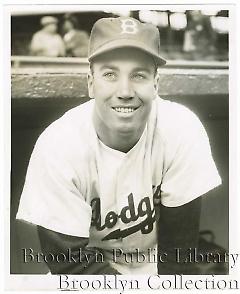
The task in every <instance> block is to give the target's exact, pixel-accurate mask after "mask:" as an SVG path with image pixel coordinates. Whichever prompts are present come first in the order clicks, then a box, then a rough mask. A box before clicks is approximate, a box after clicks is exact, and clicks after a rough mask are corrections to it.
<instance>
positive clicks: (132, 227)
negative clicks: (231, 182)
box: [17, 98, 221, 274]
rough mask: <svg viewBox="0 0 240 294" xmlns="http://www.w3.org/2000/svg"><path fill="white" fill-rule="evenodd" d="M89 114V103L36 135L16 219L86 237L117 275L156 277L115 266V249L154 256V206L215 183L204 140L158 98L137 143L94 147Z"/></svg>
mask: <svg viewBox="0 0 240 294" xmlns="http://www.w3.org/2000/svg"><path fill="white" fill-rule="evenodd" d="M93 108H94V100H90V101H89V102H86V103H84V104H82V105H80V106H78V107H75V108H73V109H71V110H69V111H68V112H66V113H65V114H64V115H63V116H62V117H61V118H59V119H58V120H57V121H55V122H54V123H52V124H51V125H50V126H49V127H48V128H47V129H46V130H45V131H44V132H43V133H42V134H41V136H40V137H39V139H38V141H37V143H36V145H35V147H34V150H33V153H32V156H31V159H30V163H29V167H28V171H27V175H26V181H25V185H24V189H23V192H22V196H21V200H20V205H19V210H18V213H17V218H18V219H23V220H26V221H28V222H31V223H33V224H37V225H40V226H43V227H45V228H47V229H50V230H53V231H56V232H60V233H63V234H68V235H73V236H80V237H89V246H95V247H98V248H101V249H103V250H104V252H105V254H106V258H107V260H108V261H109V262H110V263H111V265H112V266H113V267H114V268H115V269H117V270H118V271H119V272H121V273H123V274H141V273H147V274H155V273H157V264H156V263H149V262H146V263H140V262H138V263H137V262H132V263H131V262H130V263H126V262H125V261H124V258H119V259H118V260H117V262H116V260H113V249H119V248H120V249H121V250H122V251H123V252H136V251H137V250H138V251H139V252H142V253H146V255H147V252H149V250H150V251H151V250H152V251H151V252H154V249H155V248H156V245H157V236H156V214H159V211H157V210H156V211H155V209H154V199H156V200H159V197H160V195H161V202H162V204H163V205H165V206H168V207H176V206H180V205H183V204H185V203H188V202H190V201H192V200H193V199H195V198H197V197H199V196H200V195H203V194H204V193H206V192H208V191H209V190H211V189H213V188H214V187H216V186H218V185H219V184H220V183H221V178H220V176H219V174H218V171H217V169H216V166H215V163H214V161H213V158H212V154H211V149H210V145H209V140H208V136H207V134H206V132H205V130H204V128H203V126H202V124H201V122H200V121H199V119H198V118H197V117H196V115H195V114H194V113H192V112H191V111H190V110H189V109H187V108H186V107H184V106H182V105H179V104H177V103H174V102H170V101H166V100H163V99H161V98H156V99H155V100H154V101H153V106H152V110H151V113H150V116H149V119H148V121H147V124H146V127H145V130H144V132H143V134H142V136H141V138H140V140H139V141H138V142H137V144H136V145H135V146H134V147H133V148H132V149H131V150H130V151H129V152H127V153H123V152H120V151H117V150H113V149H111V148H109V147H107V146H106V145H104V143H102V142H101V141H100V140H99V139H98V137H97V134H96V132H95V129H94V126H93V123H92V113H93ZM160 214H161V212H160Z"/></svg>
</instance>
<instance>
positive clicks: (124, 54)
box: [91, 48, 156, 70]
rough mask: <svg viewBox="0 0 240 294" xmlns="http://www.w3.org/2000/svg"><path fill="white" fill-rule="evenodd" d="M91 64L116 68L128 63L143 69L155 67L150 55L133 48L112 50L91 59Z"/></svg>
mask: <svg viewBox="0 0 240 294" xmlns="http://www.w3.org/2000/svg"><path fill="white" fill-rule="evenodd" d="M91 64H92V65H94V64H97V65H98V67H99V68H105V67H111V68H117V67H119V66H120V67H121V66H123V64H124V66H126V65H129V66H133V67H136V68H139V69H143V70H144V69H145V70H150V69H151V68H155V67H156V64H155V62H154V59H153V58H152V56H150V55H149V54H147V53H145V52H144V51H142V50H139V49H135V48H121V49H116V50H112V51H110V52H107V53H104V54H102V55H100V56H98V57H97V58H95V59H94V60H92V61H91Z"/></svg>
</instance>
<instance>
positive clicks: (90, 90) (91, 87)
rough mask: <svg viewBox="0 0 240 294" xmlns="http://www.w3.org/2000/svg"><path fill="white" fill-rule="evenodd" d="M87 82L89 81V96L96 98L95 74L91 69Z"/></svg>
mask: <svg viewBox="0 0 240 294" xmlns="http://www.w3.org/2000/svg"><path fill="white" fill-rule="evenodd" d="M87 82H88V96H89V98H92V99H93V98H94V94H93V74H92V72H91V71H90V72H89V73H88V75H87Z"/></svg>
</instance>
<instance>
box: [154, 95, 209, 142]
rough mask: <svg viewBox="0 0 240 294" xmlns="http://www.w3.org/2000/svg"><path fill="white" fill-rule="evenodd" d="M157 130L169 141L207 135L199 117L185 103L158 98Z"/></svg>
mask: <svg viewBox="0 0 240 294" xmlns="http://www.w3.org/2000/svg"><path fill="white" fill-rule="evenodd" d="M156 105H157V107H156V108H157V123H156V126H157V131H158V132H159V133H160V134H161V137H162V138H164V139H165V140H168V141H176V140H180V141H181V140H184V139H185V140H186V139H187V138H189V139H191V138H193V137H197V136H202V135H203V136H206V133H205V129H204V127H203V125H202V123H201V121H200V119H199V117H198V116H197V115H196V114H195V113H194V112H193V111H192V110H191V109H189V108H188V107H186V106H185V105H182V104H179V103H176V102H172V101H169V100H165V99H161V98H160V99H157V102H156Z"/></svg>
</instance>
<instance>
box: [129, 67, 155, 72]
mask: <svg viewBox="0 0 240 294" xmlns="http://www.w3.org/2000/svg"><path fill="white" fill-rule="evenodd" d="M136 71H144V72H147V73H151V69H150V68H147V67H136V68H134V69H133V72H136Z"/></svg>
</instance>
